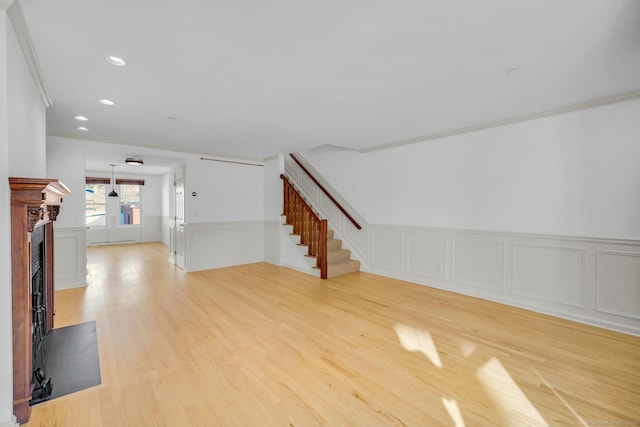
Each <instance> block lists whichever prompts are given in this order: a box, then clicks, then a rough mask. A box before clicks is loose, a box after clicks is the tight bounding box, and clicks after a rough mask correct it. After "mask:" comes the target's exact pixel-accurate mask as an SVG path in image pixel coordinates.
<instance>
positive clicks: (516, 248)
mask: <svg viewBox="0 0 640 427" xmlns="http://www.w3.org/2000/svg"><path fill="white" fill-rule="evenodd" d="M369 229H370V233H371V245H370V253H371V257H370V259H369V260H368V261H369V268H370V272H372V273H375V274H380V275H382V276H387V277H394V278H398V279H403V280H407V281H411V282H415V283H419V284H424V285H428V286H432V287H436V288H440V289H445V290H449V291H454V292H459V293H463V294H466V295H471V296H476V297H480V298H484V299H488V300H492V301H496V302H501V303H505V304H509V305H513V306H516V307H522V308H526V309H530V310H534V311H538V312H542V313H546V314H551V315H554V316H557V317H562V318H566V319H571V320H576V321H579V322H583V323H588V324H592V325H596V326H600V327H604V328H608V329H613V330H617V331H620V332H625V333H629V334H633V335H638V336H640V241H636V240H618V239H601V238H586V237H584V238H583V237H563V236H546V235H533V234H517V233H503V232H485V231H473V230H454V229H438V228H429V227H408V226H407V227H404V226H390V225H369Z"/></svg>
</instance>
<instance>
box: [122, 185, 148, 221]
mask: <svg viewBox="0 0 640 427" xmlns="http://www.w3.org/2000/svg"><path fill="white" fill-rule="evenodd" d="M116 184H118V185H120V225H141V224H142V186H143V185H144V181H143V180H135V179H116Z"/></svg>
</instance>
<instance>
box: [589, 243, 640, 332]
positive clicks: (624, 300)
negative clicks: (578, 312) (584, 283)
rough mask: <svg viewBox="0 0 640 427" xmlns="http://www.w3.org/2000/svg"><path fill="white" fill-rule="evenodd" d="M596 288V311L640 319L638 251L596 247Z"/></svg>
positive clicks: (639, 259) (639, 266)
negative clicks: (597, 249)
mask: <svg viewBox="0 0 640 427" xmlns="http://www.w3.org/2000/svg"><path fill="white" fill-rule="evenodd" d="M639 249H640V248H639ZM596 289H597V300H596V309H597V310H598V311H599V312H603V313H609V314H614V315H616V316H625V317H630V318H633V319H639V320H640V251H638V252H630V251H613V250H599V251H598V252H597V275H596Z"/></svg>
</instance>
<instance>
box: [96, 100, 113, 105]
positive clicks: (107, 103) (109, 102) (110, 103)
mask: <svg viewBox="0 0 640 427" xmlns="http://www.w3.org/2000/svg"><path fill="white" fill-rule="evenodd" d="M99 102H100V104H104V105H115V104H116V103H115V102H113V101H111V100H109V99H101V100H100V101H99Z"/></svg>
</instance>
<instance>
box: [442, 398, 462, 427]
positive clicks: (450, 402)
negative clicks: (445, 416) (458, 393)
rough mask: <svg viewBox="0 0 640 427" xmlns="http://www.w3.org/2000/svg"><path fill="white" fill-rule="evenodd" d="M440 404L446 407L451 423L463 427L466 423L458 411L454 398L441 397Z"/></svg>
mask: <svg viewBox="0 0 640 427" xmlns="http://www.w3.org/2000/svg"><path fill="white" fill-rule="evenodd" d="M442 404H443V405H444V407H445V408H446V409H447V412H448V413H449V416H450V417H451V419H452V420H453V424H454V425H455V426H456V427H465V425H466V424H465V423H464V419H463V418H462V413H461V412H460V408H459V407H458V402H457V401H456V399H447V398H445V397H443V398H442Z"/></svg>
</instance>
